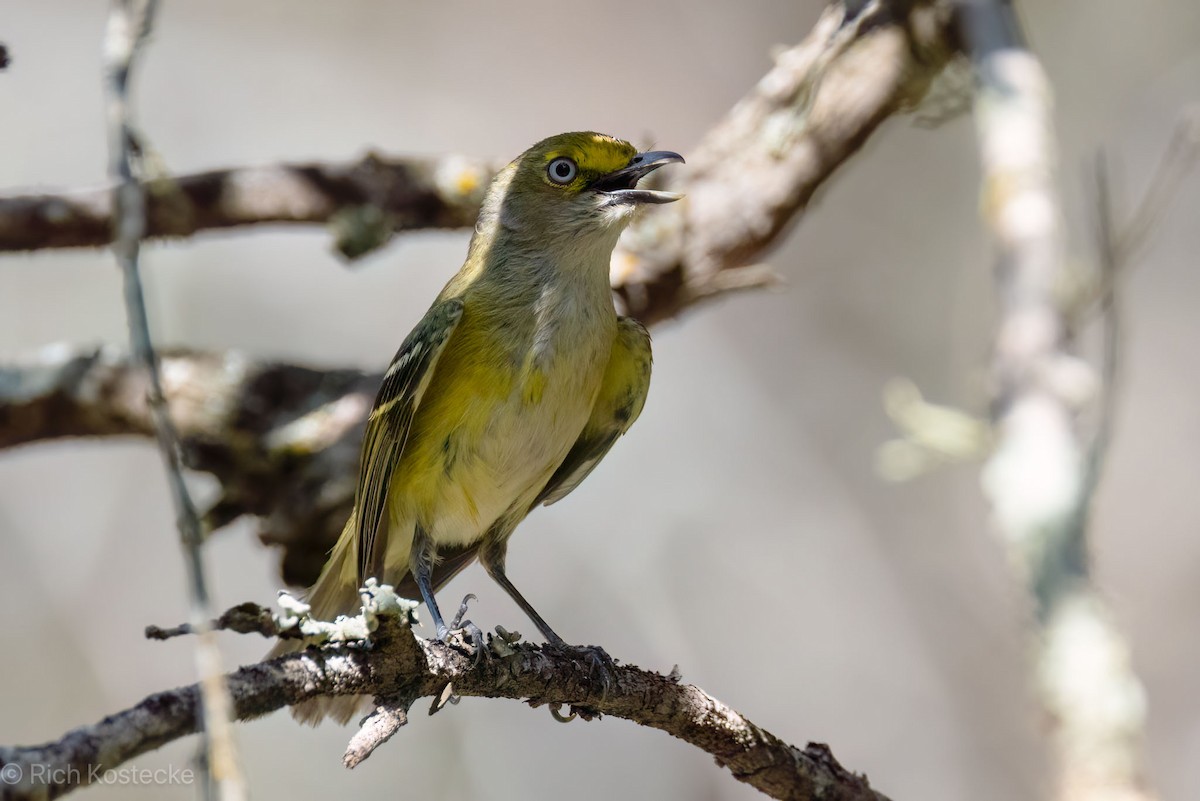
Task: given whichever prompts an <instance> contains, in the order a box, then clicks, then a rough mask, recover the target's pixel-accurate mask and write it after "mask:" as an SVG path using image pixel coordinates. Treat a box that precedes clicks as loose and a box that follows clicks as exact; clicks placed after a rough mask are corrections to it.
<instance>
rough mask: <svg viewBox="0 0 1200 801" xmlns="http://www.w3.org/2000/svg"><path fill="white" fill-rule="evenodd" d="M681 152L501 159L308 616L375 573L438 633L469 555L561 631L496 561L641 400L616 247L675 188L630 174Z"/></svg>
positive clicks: (351, 599)
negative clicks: (613, 280)
mask: <svg viewBox="0 0 1200 801" xmlns="http://www.w3.org/2000/svg"><path fill="white" fill-rule="evenodd" d="M681 161H683V158H682V157H681V156H679V155H678V154H677V153H671V152H668V151H653V152H648V153H638V152H637V150H636V148H634V147H633V146H632V145H630V144H629V143H628V142H624V141H621V140H620V139H614V138H612V137H610V136H604V135H601V134H596V133H565V134H560V135H558V136H552V137H550V138H549V139H546V140H544V141H541V142H539V143H537V144H536V145H534V146H533V147H531V148H530V149H529V150H527V151H525V152H524V153H522V154H521V155H520V156H519V157H517V159H516V160H514V161H513V162H512V163H511V164H509V165H508V166H507V167H505V168H504V169H503V170H501V171H500V173H499V175H497V176H496V178H495V179H494V180H493V181H492V184H491V187H490V188H489V189H488V192H487V196H486V198H485V199H484V202H483V207H482V210H481V211H480V213H479V219H478V221H477V222H476V224H475V234H474V236H473V237H472V238H471V244H470V247H469V249H468V253H467V260H466V263H465V264H463V266H462V269H461V270H459V271H458V274H457V275H455V276H454V277H453V278H451V279H450V282H449V283H447V284H446V287H445V289H443V290H442V292H441V294H440V295H438V297H437V300H435V301H434V303H433V305H432V306H431V307H430V309H429V311H428V312H427V313H426V314H425V317H424V318H422V320H421V322H419V323H418V324H417V326H416V328H414V329H413V331H412V333H411V334H409V335H408V338H407V339H405V340H404V344H403V345H401V346H400V351H399V352H398V353H397V354H396V357H395V359H393V360H392V363H391V365H390V366H389V367H388V370H387V372H386V373H385V375H384V378H383V386H382V387H380V390H379V396H378V398H377V399H376V401H375V406H374V409H373V411H372V412H371V415H370V418H369V420H368V422H367V429H366V434H365V436H364V439H363V447H362V462H361V466H360V472H359V479H358V490H357V493H356V495H355V503H354V512H353V513H352V514H351V516H350V519H349V520H348V521H347V522H346V528H345V529H344V530H343V532H342V536H341V538H340V539H339V540H338V542H337V545H335V546H334V548H333V551H332V553H331V555H330V558H329V562H328V563H327V564H326V565H325V568H324V570H323V571H322V572H321V576H320V578H319V579H318V580H317V583H316V584H315V585H314V586H313V588H312V591H311V592H310V594H309V599H308V600H309V603H310V604H311V605H312V611H313V614H314V615H316V616H317V617H319V618H322V619H331V618H332V617H333V616H335V615H337V614H340V613H352V612H353V611H355V610H356V609H357V607H358V605H359V596H358V588H359V587H361V586H362V585H363V582H364V580H365V579H366V578H367V577H372V576H373V577H376V578H378V579H379V580H381V581H383V582H386V583H389V584H394V585H396V587H397V591H398V592H400V593H401V594H402V595H403V594H405V592H406V591H407V592H409V593H411V592H412V591H413V590H416V591H417V592H419V593H420V596H421V599H422V600H424V601H425V604H426V605H427V606H428V608H429V613H430V615H431V616H432V618H433V623H434V626H435V627H436V630H437V637H438V638H439V639H443V640H444V639H445V637H446V636H447V634H448V631H447V627H446V624H445V622H444V621H443V619H442V615H441V613H440V611H439V610H438V606H437V602H436V600H435V599H434V595H433V593H434V591H435V590H437V589H438V588H439V587H440V586H441V585H442V584H444V583H446V582H447V581H449V580H450V579H451V578H452V577H453V576H454V575H455V574H456V573H458V571H460V570H462V569H463V568H464V567H466V566H467V565H468V564H470V563H471V561H472V560H474V559H478V560H479V561H480V563H481V564H482V565H483V567H484V569H485V570H486V571H487V572H488V575H490V576H491V577H492V578H493V579H494V580H495V581H496V582H497V583H498V584H499V585H500V586H501V587H503V588H504V591H505V592H507V593H508V594H509V595H510V596H511V597H512V599H513V600H514V601H516V603H517V604H518V605H519V606H520V607H521V609H523V610H524V611H525V613H526V614H528V615H529V617H530V618H531V619H532V620H533V622H534V624H536V625H537V627H538V629H539V630H540V631H541V633H542V635H543V636H544V637H545V638H546V639H547V640H548V641H549V642H551V643H553V644H555V645H559V646H562V645H563V644H564V643H563V640H562V638H560V637H559V636H558V635H557V634H555V633H554V630H553V629H551V628H550V626H548V625H547V624H546V621H544V620H543V619H542V617H541V616H540V615H539V614H538V613H537V612H536V611H535V610H534V608H533V607H532V606H531V605H530V604H529V602H528V601H526V600H525V598H524V597H523V596H522V595H521V593H520V592H518V591H517V589H516V587H514V586H513V584H512V582H511V581H509V579H508V577H507V576H506V575H505V571H504V557H505V552H506V550H507V548H508V538H509V536H510V535H511V534H512V532H513V530H514V529H515V528H516V526H517V524H518V523H520V522H521V520H523V519H524V518H525V516H526V515H527V514H529V512H530V510H532V509H533V507H535V506H537V505H538V504H543V503H544V504H550V503H554V502H555V501H558V500H560V499H561V498H563V497H564V496H566V495H567V494H568V493H570V492H571V490H573V489H575V487H576V486H578V485H579V483H580V482H581V481H583V479H584V478H586V477H587V475H588V474H589V473H590V472H591V471H592V469H593V468H595V466H596V465H597V464H598V463H599V461H600V460H601V459H602V458H604V455H605V454H606V453H607V452H608V449H609V448H611V447H612V445H613V442H615V441H616V439H617V438H618V437H620V436H621V435H622V434H623V433H625V431H626V430H627V429H628V428H629V426H631V425H632V424H633V421H634V420H636V419H637V416H638V414H639V413H640V412H641V410H642V405H643V403H644V402H645V400H646V391H647V389H648V388H649V385H650V336H649V335H648V334H647V333H646V329H645V328H643V327H642V325H641V324H640V323H638V322H637V321H636V320H632V319H630V318H627V317H618V316H617V314H616V311H615V310H614V308H613V300H612V290H611V288H610V286H609V260H610V258H611V256H612V250H613V247H614V246H615V245H616V242H617V237H618V236H619V235H620V234H621V231H622V230H624V228H625V226H626V225H627V224H628V223H629V221H630V219H631V218H632V216H633V213H634V211H635V210H636V209H637V208H638V207H639V206H641V205H643V204H646V203H668V202H670V201H673V200H676V199H678V197H679V196H678V195H674V194H671V193H667V192H658V191H653V190H648V189H639V188H637V183H638V181H639V179H641V178H642V177H643V176H645V175H646V174H648V173H650V172H651V171H653V170H654V169H656V168H658V167H660V166H662V165H664V164H669V163H671V162H681ZM286 649H287V646H286V645H283V646H281V647H280V649H277V650H279V651H282V650H286ZM356 706H357V701H356V700H355V699H353V698H346V699H343V698H338V699H321V703H319V704H313V703H310V704H307V705H303V706H301V707H298V708H297V710H296V713H297V717H299V718H301V719H303V720H308V721H310V722H316V721H319V720H320V719H321V718H322V717H323V716H324V715H331V716H333V717H335V718H338V719H340V720H343V721H345V720H348V719H349V718H350V717H351V716H353V714H354V711H355V708H356Z"/></svg>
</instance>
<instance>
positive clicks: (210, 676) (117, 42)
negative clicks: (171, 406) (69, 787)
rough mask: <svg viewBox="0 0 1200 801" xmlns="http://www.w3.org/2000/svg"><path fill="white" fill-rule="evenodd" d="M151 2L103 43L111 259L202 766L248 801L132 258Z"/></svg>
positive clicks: (125, 13)
mask: <svg viewBox="0 0 1200 801" xmlns="http://www.w3.org/2000/svg"><path fill="white" fill-rule="evenodd" d="M155 7H156V2H155V0H113V3H112V8H111V11H110V12H109V17H108V29H107V32H106V34H105V39H104V86H105V99H106V102H107V110H108V149H109V173H110V175H111V177H112V178H113V180H114V181H115V182H116V186H115V188H114V189H113V201H112V202H113V215H114V228H115V232H114V234H113V253H114V254H115V255H116V257H117V262H118V263H119V264H120V266H121V271H122V273H123V274H124V278H125V313H126V316H127V318H128V321H129V339H130V342H131V344H132V347H133V353H134V357H135V359H136V361H137V363H138V366H139V367H140V369H141V370H143V371H144V374H145V376H146V385H145V386H146V398H147V406H148V408H149V412H150V420H151V422H152V424H153V427H154V433H155V438H156V439H157V441H158V446H159V450H160V451H161V453H162V457H163V464H164V466H165V467H166V473H167V482H168V484H169V485H170V488H171V498H172V501H173V502H174V505H175V514H176V519H177V525H178V526H179V534H180V537H181V539H182V543H183V551H184V557H185V561H186V564H187V570H186V573H187V576H188V589H189V595H190V601H191V610H192V618H193V623H194V624H196V625H197V626H198V627H199V628H200V636H199V637H197V639H196V643H197V644H196V667H197V669H198V671H199V675H200V687H201V700H202V702H203V715H202V719H203V721H204V726H203V730H204V732H205V738H206V747H207V753H208V759H207V762H208V766H209V771H210V773H211V776H212V778H213V781H214V784H215V786H216V788H217V791H218V794H219V796H220V798H222V799H225V800H226V801H241V799H244V798H246V788H245V782H244V781H243V779H242V774H241V767H240V766H239V765H238V759H237V751H236V748H235V746H234V743H233V728H232V725H231V722H230V714H231V710H232V707H231V703H230V700H229V693H228V690H227V689H226V687H225V682H224V679H223V678H222V673H223V672H224V669H223V668H222V666H221V652H220V650H219V649H218V647H217V642H216V638H215V636H214V635H213V632H212V631H211V630H208V629H207V628H206V622H207V621H208V619H209V618H210V617H211V616H212V613H211V610H210V602H209V596H208V589H207V586H206V584H205V578H204V567H203V559H202V556H201V552H200V548H201V545H202V542H203V537H202V536H201V532H200V517H199V515H198V514H197V512H196V507H195V505H194V504H193V503H192V499H191V496H190V495H189V494H188V489H187V485H186V484H185V483H184V478H183V460H182V458H181V455H180V451H179V435H178V434H177V432H176V431H175V427H174V426H173V425H172V423H171V417H170V414H169V413H168V410H167V402H166V399H165V398H164V397H163V391H162V383H161V381H160V379H159V373H158V361H157V356H156V354H155V352H154V346H153V345H152V344H151V339H150V323H149V320H148V319H147V315H146V302H145V298H144V296H143V294H142V282H141V277H140V275H139V273H138V256H139V253H140V249H141V241H142V237H143V235H144V234H145V228H146V205H145V195H144V190H143V188H142V185H141V183H140V182H139V181H138V180H137V179H136V178H135V177H134V158H135V156H134V133H133V127H132V124H131V122H130V120H131V115H130V112H129V76H130V73H131V71H132V69H133V65H134V63H135V61H136V58H137V56H138V53H139V50H140V47H141V45H142V43H143V42H145V40H146V37H147V36H148V35H149V33H150V28H151V25H152V24H153V19H154V11H155Z"/></svg>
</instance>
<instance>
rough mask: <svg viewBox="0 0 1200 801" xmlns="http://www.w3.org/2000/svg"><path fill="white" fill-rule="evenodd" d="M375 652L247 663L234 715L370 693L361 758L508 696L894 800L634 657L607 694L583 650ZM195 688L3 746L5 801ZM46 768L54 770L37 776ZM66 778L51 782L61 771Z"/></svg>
mask: <svg viewBox="0 0 1200 801" xmlns="http://www.w3.org/2000/svg"><path fill="white" fill-rule="evenodd" d="M372 640H373V644H372V647H371V648H370V649H363V648H362V647H361V644H358V645H357V647H355V646H352V645H339V646H326V647H325V648H323V649H321V650H316V649H311V648H310V649H309V650H308V651H305V652H301V653H295V654H289V655H287V656H284V657H280V658H279V659H275V660H272V661H270V662H265V663H259V664H255V665H249V666H246V667H243V668H241V669H239V670H237V671H234V672H233V673H230V674H229V675H228V676H227V677H226V680H227V682H228V686H229V688H230V692H231V695H232V697H233V703H234V708H235V711H236V715H237V717H238V718H239V719H241V720H248V719H251V718H256V717H260V716H262V715H265V714H268V713H270V712H273V711H275V710H277V709H281V708H283V707H285V706H289V705H292V704H297V703H300V702H302V701H305V700H308V699H311V698H316V697H329V696H337V695H372V696H375V697H376V703H377V705H378V708H377V709H376V711H375V712H374V713H372V714H371V715H368V716H367V717H366V718H365V719H364V721H363V723H362V725H361V727H360V730H359V732H358V733H357V734H355V735H354V737H353V738H352V740H351V743H350V746H349V748H348V750H347V755H346V760H345V761H346V763H347V765H348V766H353V765H355V764H358V763H359V762H361V761H362V760H363V759H365V758H367V756H369V754H370V752H371V751H373V750H374V749H375V748H376V747H378V746H379V745H381V744H382V743H383V742H384V741H385V740H386V739H387V738H388V737H390V736H391V735H392V734H394V733H395V732H396V731H397V730H398V729H399V728H400V727H401V726H403V725H405V724H406V723H407V721H408V714H407V710H408V708H409V706H411V704H412V703H413V702H414V701H416V700H418V699H420V698H425V697H433V698H439V697H441V696H443V695H445V694H446V692H447V688H448V687H452V688H453V693H454V694H456V695H458V696H477V697H487V698H509V699H514V700H523V701H525V702H527V703H529V704H530V705H531V706H534V707H537V706H541V705H562V704H566V705H571V706H572V707H573V710H574V711H577V712H579V713H580V714H581V715H583V716H585V717H589V718H590V717H591V716H597V715H611V716H613V717H618V718H623V719H625V720H630V721H633V722H635V723H639V724H641V725H643V726H649V727H651V728H655V729H658V730H660V731H664V732H666V733H668V734H670V735H673V736H675V737H678V738H680V739H681V740H683V741H685V742H687V743H689V744H691V745H694V746H696V747H697V748H701V749H703V750H704V751H705V752H707V753H709V754H711V755H712V756H713V757H715V758H716V760H717V762H718V764H720V765H721V766H723V767H725V768H726V769H728V770H729V771H730V773H732V774H733V776H734V777H735V778H736V779H738V780H739V781H742V782H745V783H746V784H749V785H750V786H752V787H754V788H756V789H758V790H760V791H762V792H764V793H766V794H767V795H769V796H771V797H772V798H779V799H791V801H809V800H810V799H818V798H819V799H822V801H886V798H885V797H884V796H883V795H881V794H879V793H877V792H875V791H874V790H872V789H871V787H870V785H869V784H868V782H867V780H866V778H865V777H862V776H858V775H856V774H854V773H851V772H850V771H847V770H846V769H845V768H843V767H842V766H841V765H840V764H839V763H838V761H837V760H836V759H834V757H833V754H832V753H830V751H829V749H828V748H827V747H826V746H824V745H819V744H814V743H810V744H809V745H808V746H806V747H805V748H803V749H801V748H797V747H795V746H792V745H789V744H787V743H786V742H784V741H782V740H780V739H779V738H778V737H776V736H775V735H773V734H771V733H770V732H768V731H766V730H764V729H762V728H760V727H758V726H756V725H755V724H754V723H753V722H752V721H750V720H748V719H746V718H745V717H743V716H742V715H740V714H739V713H738V712H736V711H734V710H733V709H731V708H730V707H728V706H727V705H725V704H724V703H722V702H721V701H719V700H717V699H716V698H713V697H712V696H710V695H708V694H707V693H705V692H704V691H703V690H701V689H700V688H698V687H695V686H693V685H690V684H682V683H680V682H679V681H678V679H677V678H676V677H675V676H674V674H673V675H672V676H663V675H660V674H658V673H653V672H650V671H646V670H641V669H639V668H637V667H633V666H614V667H613V668H612V669H611V681H610V683H609V685H608V687H607V692H602V690H601V688H600V687H599V686H598V685H597V683H596V682H594V681H593V677H592V666H591V664H590V663H589V662H588V660H587V659H586V657H584V656H582V655H581V654H579V653H578V652H577V651H571V650H556V649H554V648H552V647H549V646H541V647H539V646H533V645H529V644H527V643H511V642H509V641H508V640H507V639H505V640H498V639H493V641H492V642H493V644H492V646H491V652H490V655H489V656H488V658H486V659H482V660H480V661H479V664H478V665H476V664H475V662H476V660H475V655H474V653H473V652H472V649H471V648H469V647H467V646H447V645H444V644H442V643H438V642H436V641H430V640H424V639H422V638H420V637H417V636H416V635H415V634H413V632H412V630H411V629H410V628H409V627H407V626H403V625H401V624H400V623H398V622H397V620H396V619H395V618H392V617H381V618H380V628H379V629H378V631H377V632H376V633H375V635H373V637H372ZM198 704H199V691H198V689H197V686H196V685H191V686H188V687H181V688H179V689H175V690H169V691H166V692H161V693H155V694H154V695H151V696H148V697H147V698H145V699H144V700H142V701H141V703H139V704H137V705H136V706H133V707H131V708H129V709H126V710H123V711H121V712H118V713H116V714H114V715H110V716H108V717H106V718H104V719H103V720H101V721H99V722H98V723H95V724H92V725H90V726H83V727H80V728H78V729H75V730H73V731H71V732H68V733H67V734H66V735H65V736H64V737H63V738H62V739H60V740H58V741H56V742H51V743H45V744H42V745H37V746H28V747H16V748H8V747H5V748H0V775H3V776H5V777H6V781H8V780H9V779H12V778H14V777H15V778H17V779H18V780H17V781H8V786H7V787H6V788H5V798H6V799H12V800H13V801H17V800H18V799H33V798H45V797H47V796H50V797H53V796H56V795H60V794H62V793H65V792H69V791H70V790H73V789H75V788H76V787H77V786H78V785H80V784H86V783H88V781H90V780H91V779H94V777H96V776H97V775H103V773H104V771H107V770H111V769H113V768H116V767H117V766H119V765H121V764H122V763H124V762H126V761H128V760H130V759H132V758H134V757H136V756H138V755H139V754H143V753H146V752H147V751H150V750H153V749H155V748H158V747H160V746H162V745H164V744H165V743H168V742H171V741H172V740H176V739H179V738H180V737H183V736H186V735H188V734H192V733H194V732H196V731H197V730H198V721H199V717H198V710H199V706H198ZM36 777H41V778H43V779H46V781H44V782H39V781H38V780H37V778H36ZM55 778H58V779H61V781H51V779H55Z"/></svg>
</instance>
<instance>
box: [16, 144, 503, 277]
mask: <svg viewBox="0 0 1200 801" xmlns="http://www.w3.org/2000/svg"><path fill="white" fill-rule="evenodd" d="M494 171H495V165H492V164H489V163H487V162H484V161H480V160H477V159H468V158H464V157H460V156H444V157H440V158H408V159H392V158H385V157H383V156H379V155H376V154H369V155H367V156H365V157H363V158H362V159H360V160H359V161H356V162H349V163H344V164H332V163H330V164H322V163H315V162H314V163H307V164H277V165H273V166H267V167H240V168H235V169H229V170H213V171H211V172H203V173H196V174H194V175H184V176H179V177H171V178H156V179H154V180H150V181H146V182H144V184H143V188H144V191H145V195H146V236H147V237H149V238H167V239H172V238H182V237H188V236H192V235H193V234H196V233H199V232H201V231H217V230H224V229H229V228H239V227H244V226H250V225H271V224H278V225H295V224H314V223H315V224H326V225H329V226H331V227H332V228H333V229H334V232H335V238H336V246H337V247H338V249H339V251H341V252H342V253H343V255H345V256H347V257H348V258H349V257H353V256H357V255H362V253H365V252H367V251H369V250H370V249H371V247H372V246H378V245H380V244H383V242H386V241H387V240H388V238H389V237H390V236H391V234H392V233H393V232H400V231H414V230H421V229H430V228H467V227H469V226H471V225H474V223H475V217H476V215H477V214H478V213H479V203H480V201H481V200H482V199H483V190H484V189H485V188H486V187H487V183H488V181H490V180H491V177H492V175H493V173H494ZM112 208H113V207H112V193H111V191H110V190H108V189H90V190H83V191H77V192H65V193H60V194H50V195H43V194H37V195H10V196H7V197H0V251H29V250H43V249H46V248H73V247H99V246H103V245H107V244H109V243H110V242H111V241H112V232H113V227H112Z"/></svg>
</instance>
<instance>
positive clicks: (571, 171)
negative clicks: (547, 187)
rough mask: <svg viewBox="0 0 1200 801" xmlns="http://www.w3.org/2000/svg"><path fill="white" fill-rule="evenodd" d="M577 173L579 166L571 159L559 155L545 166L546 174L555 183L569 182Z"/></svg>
mask: <svg viewBox="0 0 1200 801" xmlns="http://www.w3.org/2000/svg"><path fill="white" fill-rule="evenodd" d="M578 174H579V167H578V166H576V164H575V161H574V160H573V159H569V158H567V157H566V156H559V157H558V158H556V159H555V160H554V161H552V162H550V164H549V166H547V167H546V175H548V176H550V180H551V181H553V182H554V183H556V184H569V183H571V181H573V180H575V176H576V175H578Z"/></svg>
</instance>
